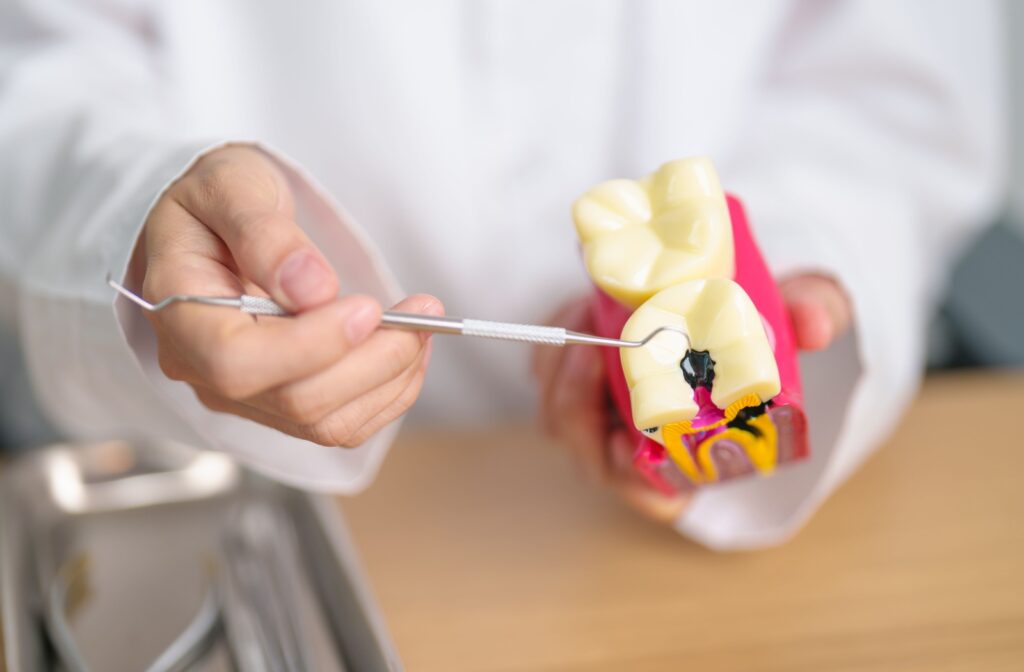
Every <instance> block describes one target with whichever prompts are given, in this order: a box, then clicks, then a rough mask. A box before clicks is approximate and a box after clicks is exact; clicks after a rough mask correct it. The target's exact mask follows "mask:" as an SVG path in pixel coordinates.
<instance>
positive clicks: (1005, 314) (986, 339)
mask: <svg viewBox="0 0 1024 672" xmlns="http://www.w3.org/2000/svg"><path fill="white" fill-rule="evenodd" d="M1005 5H1006V16H1007V19H1008V21H1007V30H1008V32H1009V34H1008V36H1007V40H1006V44H1007V57H1008V58H1009V60H1010V82H1009V85H1010V91H1009V93H1010V95H1009V97H1008V102H1009V107H1010V109H1009V114H1008V118H1009V119H1010V127H1011V129H1010V130H1011V143H1012V153H1011V170H1010V182H1009V193H1008V194H1007V198H1006V207H1005V208H1004V210H1003V213H1002V215H1001V216H1000V217H999V218H998V219H997V221H995V222H993V223H992V225H991V226H990V227H989V228H988V229H987V230H986V231H985V232H984V233H983V234H982V235H981V236H980V237H979V238H978V239H977V240H976V241H975V242H974V245H973V246H972V247H970V248H969V249H968V250H967V252H966V253H965V254H964V255H963V256H962V257H961V259H960V261H959V263H958V264H957V267H956V269H955V271H954V273H953V279H952V282H951V284H950V287H949V289H948V292H947V295H946V299H945V301H944V303H943V306H942V308H941V309H940V310H939V313H938V315H936V318H935V322H934V327H933V329H932V332H931V338H930V343H929V358H928V364H929V367H930V368H931V369H933V370H934V369H942V368H951V367H968V366H1022V365H1024V122H1022V119H1024V41H1022V38H1024V4H1022V3H1020V2H1013V1H1012V0H1009V1H1008V2H1006V3H1005Z"/></svg>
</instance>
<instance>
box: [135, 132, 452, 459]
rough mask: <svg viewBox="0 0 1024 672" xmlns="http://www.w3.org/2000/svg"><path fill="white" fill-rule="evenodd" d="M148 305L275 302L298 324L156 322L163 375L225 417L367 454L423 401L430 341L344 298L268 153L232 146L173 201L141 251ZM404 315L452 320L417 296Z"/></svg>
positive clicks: (212, 312) (217, 314)
mask: <svg viewBox="0 0 1024 672" xmlns="http://www.w3.org/2000/svg"><path fill="white" fill-rule="evenodd" d="M135 254H136V263H139V264H140V265H141V266H142V267H143V268H144V272H145V276H144V281H143V290H142V291H143V296H144V297H145V298H146V299H147V300H149V301H158V300H160V299H162V298H164V297H167V296H171V295H174V294H200V295H213V296H232V295H235V296H237V295H239V294H242V293H248V294H258V295H264V296H270V297H271V298H273V299H274V300H275V301H276V302H278V303H279V304H281V305H282V306H284V307H286V308H287V309H288V310H289V311H291V312H293V313H295V316H294V317H292V318H287V319H285V318H274V317H260V318H258V319H254V318H253V317H251V316H249V315H245V314H243V313H241V312H238V311H231V310H225V309H223V308H217V307H209V306H201V305H194V304H192V305H187V304H175V305H173V306H171V307H170V308H168V309H166V310H164V311H161V312H160V313H150V314H149V319H150V322H151V323H152V325H153V328H154V330H155V332H156V337H157V346H158V356H159V362H160V367H161V369H162V370H163V372H164V374H165V375H167V376H168V377H169V378H171V379H173V380H180V381H184V382H186V383H188V384H189V385H190V386H191V387H192V389H193V391H194V392H195V394H196V396H197V397H198V399H199V400H200V401H201V402H202V403H203V404H204V405H205V406H206V407H207V408H210V409H212V410H214V411H219V412H223V413H231V414H234V415H237V416H241V417H243V418H248V419H250V420H253V421H255V422H258V423H260V424H263V425H266V426H268V427H273V428H275V429H278V430H280V431H282V432H285V433H287V434H290V435H292V436H296V437H299V438H302V439H307V440H309V441H313V442H316V443H318V444H321V445H325V446H344V447H354V446H358V445H360V444H361V443H363V442H364V441H366V440H367V439H368V438H369V437H370V436H372V435H373V434H374V433H375V432H377V431H378V430H380V429H381V428H382V427H384V426H385V425H387V424H388V423H390V422H391V421H393V420H394V419H396V418H397V417H398V416H400V415H401V414H402V413H404V412H405V411H406V410H407V409H408V408H409V406H411V405H412V403H413V402H414V401H415V400H416V398H417V396H418V395H419V392H420V388H421V386H422V383H423V378H424V375H425V373H426V369H427V364H428V361H429V358H430V343H429V339H428V336H427V335H425V334H417V333H412V332H406V331H396V330H387V329H377V327H378V325H379V324H380V317H381V310H382V308H381V306H380V304H379V303H378V302H377V301H376V300H374V299H373V298H371V297H368V296H359V295H350V296H345V297H340V298H339V296H338V292H339V284H338V278H337V275H336V274H335V272H334V270H333V269H332V268H331V266H330V264H329V263H328V262H327V260H326V259H325V258H324V256H323V255H322V254H321V253H320V252H319V251H318V250H317V249H316V247H315V246H314V245H313V243H312V242H311V241H310V240H309V238H308V237H307V236H306V234H305V233H304V232H303V231H302V229H301V228H300V227H299V225H298V223H297V222H296V221H295V211H294V199H293V195H292V192H291V188H290V186H289V184H288V181H287V179H286V178H285V176H284V175H283V174H282V173H281V171H280V170H278V168H277V166H276V165H275V164H274V162H273V161H272V160H271V159H270V158H269V157H268V156H267V155H266V154H264V153H263V152H261V151H259V150H258V149H255V148H253V147H247V146H241V145H238V146H227V147H224V148H221V149H218V150H215V151H213V152H211V153H209V154H207V155H205V156H204V157H202V158H201V159H200V160H199V161H197V162H196V163H195V165H194V166H193V167H192V168H191V169H190V170H189V171H188V172H187V173H186V174H185V175H183V176H182V177H181V178H180V179H179V180H177V181H176V182H175V183H174V184H173V185H171V187H170V188H168V190H167V191H166V192H165V193H164V194H163V195H162V197H161V198H160V199H159V201H158V202H157V203H156V204H155V206H154V207H153V209H152V211H151V213H150V216H149V218H148V219H147V221H146V223H145V228H144V235H143V237H142V240H141V242H140V244H139V246H138V248H137V250H136V252H135ZM395 309H396V310H401V311H405V312H414V313H422V314H427V315H442V314H443V313H444V308H443V306H442V305H441V302H440V301H439V300H438V299H436V298H435V297H432V296H427V295H415V296H410V297H409V298H407V299H405V300H403V301H402V302H400V303H399V304H398V305H396V306H395Z"/></svg>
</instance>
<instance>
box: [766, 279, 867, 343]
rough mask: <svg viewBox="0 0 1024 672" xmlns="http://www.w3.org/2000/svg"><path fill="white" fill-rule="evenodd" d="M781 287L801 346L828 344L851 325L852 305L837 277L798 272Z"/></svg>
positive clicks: (784, 281) (783, 282) (781, 283)
mask: <svg viewBox="0 0 1024 672" xmlns="http://www.w3.org/2000/svg"><path fill="white" fill-rule="evenodd" d="M779 291H780V292H781V293H782V298H783V300H784V301H785V302H786V306H787V308H788V310H789V314H790V319H791V320H792V323H793V330H794V334H795V336H796V341H797V347H799V348H800V349H802V350H821V349H823V348H827V347H828V346H829V345H830V344H831V343H832V342H833V341H834V340H835V339H837V338H839V337H840V336H842V335H843V334H844V333H845V332H846V330H847V329H849V326H850V321H851V319H852V309H851V307H850V302H849V299H848V298H847V296H846V293H845V292H844V291H843V289H842V288H841V287H840V286H839V284H838V283H837V282H836V281H835V280H833V279H831V278H829V277H826V276H822V275H798V276H794V277H791V278H787V279H785V280H783V281H781V282H780V283H779Z"/></svg>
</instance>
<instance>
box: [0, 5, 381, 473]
mask: <svg viewBox="0 0 1024 672" xmlns="http://www.w3.org/2000/svg"><path fill="white" fill-rule="evenodd" d="M146 21H147V17H145V16H143V15H133V14H132V13H131V12H129V11H126V10H114V9H113V8H112V6H110V5H108V3H100V2H86V1H84V0H83V1H82V2H60V3H56V2H42V1H39V0H21V1H20V2H18V1H16V0H10V1H8V2H4V3H2V4H0V239H2V244H0V296H3V297H5V300H4V301H3V302H2V303H3V304H4V311H3V313H2V315H0V317H2V319H4V320H5V321H6V322H8V323H12V324H13V325H14V326H16V328H17V330H18V332H19V337H20V341H21V346H22V351H23V353H24V356H25V358H26V360H27V364H28V368H29V372H30V377H31V379H32V383H33V387H34V389H35V392H36V395H37V397H38V398H39V401H40V402H41V405H42V407H43V409H44V411H46V412H47V414H48V415H49V416H50V418H51V419H52V420H53V421H54V422H55V423H56V424H57V425H58V427H59V428H60V429H61V430H62V431H63V432H64V433H65V434H67V435H68V436H70V437H71V438H77V439H91V438H111V437H119V438H135V439H172V440H178V441H183V442H187V443H190V444H193V445H199V446H204V447H210V448H215V449H219V450H223V451H226V452H229V453H231V454H232V455H234V456H235V457H237V458H239V459H240V460H242V461H243V462H245V463H247V464H249V465H250V466H252V467H254V468H256V469H257V470H259V471H262V472H263V473H265V474H267V475H269V476H271V477H274V478H278V479H280V480H283V481H286V482H289V483H291V484H294V485H298V486H303V487H308V488H314V489H321V490H334V491H343V492H351V491H355V490H358V489H360V488H362V487H364V486H365V485H366V484H367V483H368V481H369V480H370V479H372V477H373V475H374V473H375V471H376V469H377V467H378V465H379V464H380V461H381V460H382V458H383V455H384V453H385V452H386V449H387V446H388V444H389V442H390V441H391V438H392V437H393V435H394V432H395V431H396V429H397V425H392V426H391V427H389V428H387V429H385V430H384V431H382V432H381V433H380V434H378V435H377V436H376V437H374V438H373V439H371V440H370V441H369V442H367V443H366V444H365V445H364V446H362V447H360V448H357V449H352V450H347V449H341V448H325V447H321V446H318V445H315V444H312V443H309V442H305V441H301V440H299V439H294V438H291V437H287V436H285V435H283V434H280V433H278V432H276V431H274V430H271V429H267V428H265V427H262V426H259V425H256V424H254V423H250V422H247V421H244V420H241V419H238V418H235V417H234V416H227V415H219V414H215V413H212V412H210V411H208V410H206V409H205V407H203V406H201V405H200V404H199V403H198V402H197V401H196V399H195V397H194V396H193V395H192V393H191V390H190V389H189V388H188V387H187V386H185V385H183V384H181V383H175V382H172V381H170V380H168V379H166V378H165V377H164V376H163V375H162V374H161V372H160V371H159V368H158V365H157V362H156V354H155V344H154V336H153V333H152V331H151V330H150V329H149V327H148V324H147V322H146V321H145V319H144V318H143V316H141V315H140V314H139V313H138V311H135V310H132V309H131V308H130V307H129V306H128V305H126V304H125V303H124V302H123V300H119V301H117V302H115V300H114V296H113V294H112V292H111V290H110V289H109V288H108V287H107V286H106V284H105V282H104V278H105V275H106V274H107V272H108V271H109V272H112V273H113V274H114V275H115V276H118V277H122V278H125V279H126V282H127V283H128V284H130V285H135V286H137V284H138V280H139V278H138V277H137V270H138V269H134V271H133V270H131V269H128V265H129V260H130V257H131V254H132V250H133V249H134V246H135V242H136V240H137V237H138V234H139V231H140V228H141V226H142V223H143V222H144V220H145V218H146V215H147V212H148V210H149V208H150V207H151V205H152V204H153V202H154V201H155V200H156V198H157V197H158V196H159V194H160V193H161V191H162V190H163V189H164V188H166V186H167V185H168V184H169V183H170V182H172V181H173V180H174V179H175V177H177V176H178V175H180V174H181V173H182V172H183V171H185V170H186V169H187V168H188V166H189V165H190V164H191V163H192V162H193V161H194V160H195V158H196V157H197V156H199V155H201V154H202V153H203V152H204V151H205V150H208V149H209V148H211V147H214V146H216V145H217V144H218V143H219V142H220V141H222V140H223V139H221V138H197V137H190V136H189V135H188V134H185V133H182V132H180V131H178V130H176V129H178V128H180V126H179V125H178V124H176V123H175V119H174V113H173V110H174V104H173V90H172V89H170V88H169V85H168V84H167V83H165V82H163V81H162V80H161V77H160V74H159V67H158V59H157V55H156V53H155V52H156V48H155V46H154V44H153V43H154V42H155V40H154V38H153V37H152V36H151V34H150V33H149V31H147V27H146ZM267 151H268V153H269V154H271V155H272V156H275V157H276V158H277V160H278V161H279V162H280V163H281V165H282V167H283V168H284V169H285V171H286V172H287V174H288V175H289V177H290V179H291V181H292V183H293V187H294V188H295V191H296V200H297V207H298V217H299V221H300V223H301V224H302V225H303V226H304V227H305V228H306V230H307V232H308V233H309V234H310V236H311V237H312V239H313V240H314V241H315V242H317V243H319V244H320V245H321V247H322V249H323V250H324V252H325V254H326V255H327V256H328V258H329V259H330V260H331V261H332V263H333V264H334V265H335V267H336V268H338V269H339V270H341V271H342V272H341V281H342V286H343V287H344V288H345V289H346V290H349V291H363V292H367V293H370V294H372V295H375V296H376V297H378V298H379V299H381V300H384V301H389V300H392V299H394V298H395V297H396V295H397V287H396V285H395V282H394V280H393V278H392V276H391V274H390V273H389V272H388V271H387V269H385V268H384V267H383V265H382V264H381V263H380V260H379V258H378V256H377V253H376V252H375V250H374V249H373V247H372V245H370V243H369V242H368V241H367V240H366V238H365V236H364V235H363V234H362V233H361V231H360V230H359V229H358V228H357V227H356V226H355V224H354V223H352V222H351V221H349V220H347V218H346V217H344V215H343V214H342V213H340V211H339V210H338V209H337V208H336V207H334V206H333V205H332V204H331V202H330V201H329V200H328V199H327V197H326V196H325V195H324V194H323V192H322V191H321V190H320V189H319V188H318V187H317V186H316V185H315V184H314V183H313V182H312V181H311V180H310V179H309V178H308V176H306V175H304V174H303V173H302V171H301V170H300V169H298V168H296V167H295V166H292V165H290V163H289V162H288V161H287V160H285V159H283V158H281V157H280V155H279V154H277V153H275V152H272V151H270V150H267Z"/></svg>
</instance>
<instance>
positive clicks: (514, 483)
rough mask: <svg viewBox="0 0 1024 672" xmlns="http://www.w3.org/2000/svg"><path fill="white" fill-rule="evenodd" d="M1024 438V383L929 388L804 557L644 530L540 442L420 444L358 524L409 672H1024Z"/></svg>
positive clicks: (530, 434) (368, 499)
mask: <svg viewBox="0 0 1024 672" xmlns="http://www.w3.org/2000/svg"><path fill="white" fill-rule="evenodd" d="M983 419H985V420H983ZM939 420H943V421H945V422H946V423H947V424H946V426H945V428H944V427H943V426H940V425H939V424H938V421H939ZM1022 437H1024V375H1022V374H1002V375H997V374H976V373H967V374H952V375H944V376H942V377H938V378H933V379H931V380H929V381H928V382H927V384H926V385H925V388H924V390H923V392H922V394H921V396H920V399H919V400H918V402H917V403H916V404H915V406H914V408H913V409H912V410H911V411H910V413H909V415H908V416H907V418H906V420H905V421H904V423H903V425H902V427H901V428H900V429H899V431H897V433H896V435H895V436H894V437H893V438H892V440H891V441H890V442H889V445H887V446H886V447H885V448H884V449H883V450H882V451H881V452H880V453H879V454H877V455H876V456H875V457H873V458H872V459H871V460H870V461H869V462H868V464H867V465H865V466H864V467H863V469H862V470H861V471H860V472H859V473H858V474H857V475H855V476H854V477H853V478H852V480H851V481H850V482H849V483H847V484H846V485H845V486H844V487H843V488H842V489H841V490H840V491H839V492H838V493H836V494H835V496H834V497H833V498H832V499H831V500H830V501H829V502H827V503H826V505H825V506H824V507H823V508H822V509H821V511H820V512H819V513H818V514H817V515H816V517H815V518H814V519H813V520H812V522H811V523H810V524H809V525H808V526H807V528H806V529H805V530H804V531H803V532H801V533H800V535H799V536H797V538H796V539H795V540H793V541H792V542H790V543H788V544H786V545H785V546H783V547H781V548H776V549H772V550H767V551H759V552H752V553H741V554H726V555H722V554H715V553H712V552H710V551H707V550H704V549H703V548H700V547H698V546H696V545H695V544H692V543H690V542H688V541H686V540H684V539H682V538H681V537H679V536H677V535H676V534H675V533H673V532H671V531H669V530H667V529H663V528H661V527H658V526H656V525H654V524H652V523H649V522H647V521H645V520H642V519H640V518H639V517H637V516H636V515H634V514H632V513H630V512H629V511H627V510H626V509H625V508H623V507H622V506H620V505H619V504H618V503H617V502H615V501H613V500H612V498H611V497H610V496H609V495H608V494H606V493H603V492H599V491H597V490H596V489H594V488H592V487H590V486H587V485H585V484H583V483H581V482H579V480H578V479H577V478H576V477H575V475H574V472H573V470H572V469H571V468H570V466H569V464H568V463H567V460H566V458H565V457H564V456H562V455H561V454H560V453H559V452H558V451H557V450H556V449H555V447H554V446H552V445H549V444H548V443H547V442H545V441H544V440H542V439H540V438H539V436H538V435H537V434H536V433H535V432H534V431H532V430H530V429H526V428H506V429H494V430H491V431H487V432H478V433H467V434H455V433H446V434H429V435H420V436H415V435H412V434H408V433H407V434H406V435H405V436H404V438H403V439H402V441H401V442H400V443H399V445H398V446H396V448H395V450H394V453H393V454H392V455H391V456H390V457H389V459H388V461H387V463H386V465H385V468H384V470H383V472H382V474H381V476H380V480H379V481H378V482H377V483H376V484H375V485H374V486H373V488H371V489H370V491H369V492H368V493H366V494H365V495H363V496H360V497H358V498H356V499H354V500H351V501H347V502H346V503H345V504H344V509H345V511H346V513H347V516H348V520H349V523H350V525H351V527H352V531H353V534H354V535H355V537H356V540H357V542H358V543H359V546H360V550H361V553H362V557H363V561H364V563H365V565H366V567H367V569H368V571H369V574H370V577H371V580H372V583H373V589H374V591H375V593H376V594H377V597H378V598H379V600H380V602H381V604H382V608H383V611H384V616H385V619H386V620H387V622H388V624H389V626H390V628H391V631H392V634H393V636H394V638H395V640H396V643H397V646H398V649H399V652H400V654H401V656H402V658H403V660H404V661H405V663H406V665H407V667H408V669H409V670H411V671H413V672H420V671H423V672H429V671H432V670H437V671H444V672H459V671H461V670H466V671H472V672H488V671H494V672H498V671H500V672H514V671H515V672H518V671H531V672H534V671H540V670H571V671H578V670H616V671H631V670H694V671H699V672H712V671H715V670H728V671H734V670H742V671H747V670H772V671H774V670H778V671H780V672H781V671H786V672H801V671H805V670H806V671H814V672H819V671H822V670H828V671H852V670H885V671H886V672H901V671H910V670H914V671H921V672H942V671H946V670H971V671H975V670H977V671H986V672H989V671H998V670H1008V671H1009V670H1013V671H1015V672H1019V671H1021V670H1024V522H1022V520H1021V518H1022V517H1024V438H1022Z"/></svg>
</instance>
